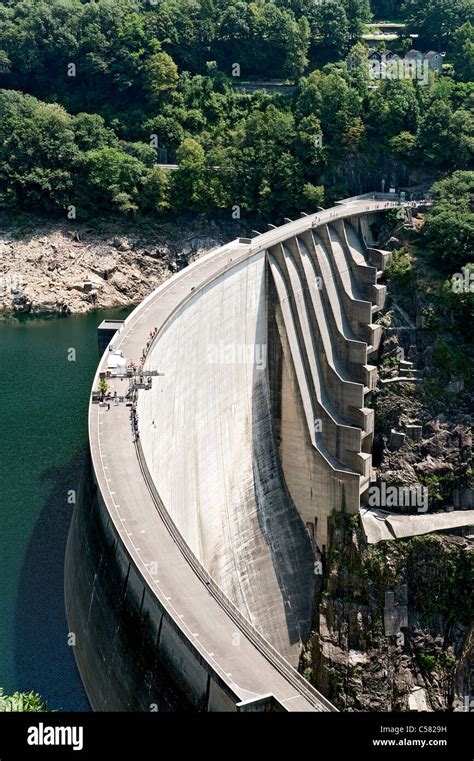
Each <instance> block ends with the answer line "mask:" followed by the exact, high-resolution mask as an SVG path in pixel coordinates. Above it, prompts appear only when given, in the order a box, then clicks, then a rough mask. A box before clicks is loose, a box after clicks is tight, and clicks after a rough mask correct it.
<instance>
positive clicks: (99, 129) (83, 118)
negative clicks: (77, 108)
mask: <svg viewBox="0 0 474 761" xmlns="http://www.w3.org/2000/svg"><path fill="white" fill-rule="evenodd" d="M72 128H73V130H74V135H75V139H76V145H77V147H78V148H79V150H81V151H90V150H92V148H105V147H106V146H111V145H113V144H114V143H115V142H116V136H115V134H114V132H113V130H111V129H110V128H109V127H107V126H106V123H105V120H104V119H103V117H102V116H99V114H85V113H80V114H77V116H75V117H74V118H73V122H72Z"/></svg>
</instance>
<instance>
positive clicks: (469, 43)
mask: <svg viewBox="0 0 474 761" xmlns="http://www.w3.org/2000/svg"><path fill="white" fill-rule="evenodd" d="M451 59H452V61H453V64H454V69H455V71H456V74H457V75H458V77H459V78H460V79H463V80H464V81H465V82H469V81H472V80H474V26H473V25H472V24H471V23H469V21H468V22H466V23H465V24H463V25H462V26H460V27H459V29H457V30H456V32H455V34H454V40H453V45H452V50H451Z"/></svg>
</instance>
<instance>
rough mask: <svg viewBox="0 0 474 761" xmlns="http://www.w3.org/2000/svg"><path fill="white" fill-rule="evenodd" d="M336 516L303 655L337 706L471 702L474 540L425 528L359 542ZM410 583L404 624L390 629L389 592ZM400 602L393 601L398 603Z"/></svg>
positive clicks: (391, 707) (436, 707)
mask: <svg viewBox="0 0 474 761" xmlns="http://www.w3.org/2000/svg"><path fill="white" fill-rule="evenodd" d="M353 524H354V520H352V521H351V520H348V519H347V518H345V517H344V516H335V518H334V521H333V524H332V527H331V540H332V550H331V551H330V552H329V555H328V559H327V565H326V569H325V570H326V581H325V589H324V591H323V594H322V596H321V602H320V606H319V615H318V621H317V626H316V629H315V632H314V633H313V635H312V637H311V639H310V641H309V643H308V645H307V648H306V651H305V653H304V655H303V658H302V667H303V669H304V672H305V674H306V676H307V677H308V678H310V679H311V681H313V683H314V684H315V685H316V686H317V687H318V688H319V689H320V690H322V691H323V692H324V694H325V695H326V696H327V697H328V698H329V699H330V700H332V701H333V702H334V703H335V704H336V705H337V706H338V707H339V708H340V709H341V710H346V711H406V710H417V708H418V710H419V709H420V706H421V705H422V704H423V702H424V703H425V704H426V709H427V710H433V711H446V710H467V708H465V706H468V705H470V701H471V699H472V697H473V692H474V670H473V669H474V633H473V627H472V621H473V614H474V610H473V588H474V547H473V546H472V542H470V541H469V540H467V539H464V538H462V537H447V536H443V537H441V536H426V537H417V538H415V539H411V540H408V541H399V542H384V543H383V544H379V545H376V546H374V547H364V546H363V543H362V536H361V532H360V529H359V528H357V527H355V526H354V525H353ZM405 585H406V596H407V626H406V627H403V626H402V628H401V629H400V630H399V632H398V633H397V634H396V635H392V636H387V633H386V626H387V617H386V616H385V617H384V613H386V611H387V608H386V605H387V594H386V593H387V592H388V593H390V592H394V593H395V599H396V595H397V592H398V591H399V590H401V589H404V588H405ZM396 604H397V603H396Z"/></svg>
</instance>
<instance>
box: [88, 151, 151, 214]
mask: <svg viewBox="0 0 474 761" xmlns="http://www.w3.org/2000/svg"><path fill="white" fill-rule="evenodd" d="M85 168H86V173H87V183H88V186H89V189H90V190H92V191H93V193H94V195H95V196H96V197H97V199H100V201H101V202H102V203H104V202H106V203H107V201H108V202H109V203H110V204H111V208H112V209H113V208H114V207H115V208H116V209H118V210H119V211H121V212H124V213H128V212H135V211H137V209H138V200H139V188H140V187H141V184H142V182H143V180H144V178H145V177H146V174H147V170H146V167H145V166H144V164H142V162H141V161H139V160H138V159H137V158H135V157H134V156H129V155H127V154H126V153H124V152H123V151H121V150H119V149H118V148H100V149H98V150H92V151H88V152H87V153H86V154H85Z"/></svg>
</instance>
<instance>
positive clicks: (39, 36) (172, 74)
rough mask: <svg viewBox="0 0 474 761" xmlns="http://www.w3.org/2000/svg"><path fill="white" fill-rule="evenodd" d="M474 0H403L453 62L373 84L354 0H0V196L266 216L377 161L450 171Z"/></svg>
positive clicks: (107, 209) (377, 174)
mask: <svg viewBox="0 0 474 761" xmlns="http://www.w3.org/2000/svg"><path fill="white" fill-rule="evenodd" d="M473 2H474V0H449V2H448V0H427V2H423V3H422V2H420V1H419V0H407V1H406V2H405V5H404V6H402V18H405V19H406V20H407V21H408V22H409V23H410V24H412V23H413V24H416V25H417V26H419V28H420V30H421V31H422V33H423V35H425V38H426V46H435V45H436V44H438V43H440V44H443V45H445V44H446V46H447V47H448V52H449V55H451V61H452V63H453V65H454V69H453V71H452V72H451V75H448V76H443V77H441V78H437V79H435V78H434V77H433V76H431V77H430V82H429V83H428V84H425V83H423V82H416V81H415V82H413V81H410V80H398V81H390V80H384V81H381V82H378V83H377V85H376V86H374V83H373V80H371V79H370V77H369V72H368V66H367V50H366V48H365V47H364V46H363V45H361V43H360V42H359V39H360V35H361V32H362V31H363V29H364V23H365V22H367V21H368V20H369V19H370V14H371V9H370V5H369V3H368V0H327V1H326V2H324V3H321V2H318V0H254V1H253V2H249V1H248V0H231V2H229V1H228V0H153V2H150V0H142V1H141V2H140V1H139V0H19V1H17V0H15V2H13V1H12V0H3V2H0V87H3V90H0V117H1V118H0V205H2V206H5V207H10V208H12V207H19V208H24V209H29V210H31V209H42V210H48V211H53V212H54V211H55V212H56V213H59V214H66V213H67V214H68V215H69V216H70V218H71V215H72V216H74V214H77V216H78V217H79V218H83V217H85V216H87V215H90V214H91V213H95V214H96V213H98V212H100V213H111V212H114V211H116V212H120V213H128V214H136V213H150V212H153V213H158V214H163V213H168V212H169V211H173V210H181V209H191V210H193V209H194V210H196V211H201V210H210V211H212V210H218V209H227V210H229V211H230V210H232V209H235V208H236V207H239V208H240V209H241V211H242V213H256V214H260V215H267V216H272V217H274V218H275V219H276V218H277V217H278V216H282V215H283V214H285V215H287V214H290V215H291V214H292V213H298V212H299V211H300V210H301V209H302V208H309V207H314V206H315V205H318V204H320V203H322V202H324V201H327V202H330V201H331V200H333V199H334V198H336V197H337V196H341V195H344V194H351V193H354V192H359V191H360V190H364V189H368V188H373V187H374V186H376V187H379V186H380V180H381V177H382V176H385V177H388V176H396V175H399V176H400V177H402V176H407V173H409V172H410V171H412V170H413V169H414V168H417V169H421V168H426V169H427V170H428V171H429V173H431V175H433V174H434V175H435V176H436V175H437V176H438V177H439V176H442V175H443V174H444V173H446V172H450V171H454V170H459V169H461V170H463V169H466V168H468V167H469V162H470V160H471V156H472V143H473V136H472V115H471V113H470V111H469V108H470V104H471V99H472V85H471V84H470V83H469V81H468V80H469V79H470V78H471V76H472V49H473V44H474V43H473V26H472V25H471V24H470V23H469V19H470V17H471V11H472V5H473ZM446 3H448V5H449V17H447V18H449V29H448V31H446V29H445V26H443V24H442V23H441V21H440V18H441V16H442V11H443V9H444V7H445V5H446ZM377 5H378V6H381V4H380V3H378V4H377V3H374V4H373V11H374V13H375V14H377V11H378V9H376V6H377ZM385 5H386V6H387V13H388V12H389V7H390V3H389V2H387V3H385ZM380 12H382V8H380ZM443 12H444V11H443ZM430 14H431V15H430ZM440 14H441V16H440ZM400 44H401V43H400ZM348 51H351V53H350V55H351V61H356V62H357V65H356V66H353V67H348V66H347V65H346V63H345V60H344V59H345V56H346V54H347V53H348ZM236 74H239V75H240V76H234V75H236ZM251 76H253V77H260V78H263V79H265V78H268V77H280V78H287V77H290V78H291V79H292V80H294V82H295V92H294V94H293V95H291V94H290V95H288V94H287V95H281V94H276V93H275V92H274V90H272V89H271V88H267V89H261V90H259V91H257V92H253V93H247V92H245V91H242V89H238V88H236V87H235V85H236V84H238V83H242V82H243V81H244V80H245V79H246V78H248V77H251ZM157 148H160V149H166V152H167V157H168V161H169V162H176V163H178V164H179V169H178V170H177V171H176V172H170V171H168V170H166V171H164V170H163V169H161V168H159V167H158V166H157V163H158V162H157ZM381 163H383V173H381Z"/></svg>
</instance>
